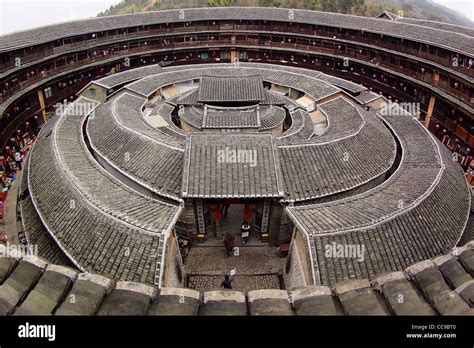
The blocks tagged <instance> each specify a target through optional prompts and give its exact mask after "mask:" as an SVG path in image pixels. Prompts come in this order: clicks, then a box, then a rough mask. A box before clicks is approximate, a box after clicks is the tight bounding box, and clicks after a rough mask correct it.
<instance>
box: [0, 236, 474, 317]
mask: <svg viewBox="0 0 474 348" xmlns="http://www.w3.org/2000/svg"><path fill="white" fill-rule="evenodd" d="M473 276H474V242H471V243H469V244H468V245H466V246H464V247H462V248H458V249H455V250H453V251H451V252H450V253H449V254H447V255H442V256H439V257H436V258H434V259H432V260H425V261H421V262H419V263H416V264H410V266H409V267H406V268H404V269H403V271H397V272H384V273H381V274H377V275H376V276H374V277H373V279H372V281H370V282H369V280H367V279H358V280H354V279H353V280H347V281H345V282H341V283H338V284H336V285H334V286H331V287H329V286H317V285H312V286H305V287H302V288H298V289H290V290H275V289H264V290H255V291H250V292H248V293H247V294H245V293H243V292H240V291H233V290H213V291H206V292H199V291H196V290H191V289H185V288H161V289H160V290H158V291H157V290H156V289H155V288H152V287H150V286H147V285H144V284H140V283H131V282H116V283H115V282H114V281H113V280H112V279H108V278H105V277H102V276H98V275H96V274H90V273H79V274H77V273H75V272H73V271H71V270H69V269H67V268H64V267H58V266H55V265H51V264H46V263H44V262H42V261H41V260H39V259H33V260H31V259H19V258H15V257H9V258H8V257H7V258H6V257H2V258H0V315H11V314H20V313H24V310H28V313H27V314H29V315H40V314H43V315H44V314H45V311H48V314H50V313H52V314H53V315H97V314H99V315H104V314H107V315H190V316H194V315H295V314H296V315H374V314H376V315H387V314H388V315H472V314H473V308H472V306H473V301H472V294H473V291H474V282H473V279H472V277H473ZM1 279H5V280H4V282H3V283H2V282H1ZM38 280H39V281H38ZM51 280H55V282H53V283H52V282H51ZM37 281H38V282H37ZM71 284H72V288H70V285H71ZM40 294H42V296H38V295H40ZM71 295H74V296H75V299H76V301H74V302H73V303H72V302H71V301H67V300H66V301H64V300H63V299H64V298H66V299H67V298H70V296H71ZM400 296H402V298H403V301H400ZM289 298H291V299H292V301H291V302H290V300H289ZM22 299H27V300H26V301H25V302H23V304H22V303H21V302H20V301H21V300H22Z"/></svg>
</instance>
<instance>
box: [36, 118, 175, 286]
mask: <svg viewBox="0 0 474 348" xmlns="http://www.w3.org/2000/svg"><path fill="white" fill-rule="evenodd" d="M80 129H81V117H78V116H77V115H71V116H67V115H65V116H63V119H61V120H59V122H57V120H52V121H50V122H48V124H47V125H46V126H45V127H44V128H43V130H42V131H41V133H40V136H39V137H38V140H37V141H36V143H35V146H34V149H33V151H32V154H31V159H30V166H29V173H35V174H34V175H31V174H30V175H29V178H28V180H29V187H30V192H31V196H32V199H33V202H34V204H35V208H36V209H37V211H38V214H39V215H40V216H41V219H42V221H43V222H44V224H45V226H46V227H47V229H48V231H49V233H51V235H52V236H53V238H54V239H55V240H56V241H57V242H58V243H59V245H60V246H61V248H62V250H63V251H64V252H65V253H67V255H68V257H69V258H70V259H71V260H72V261H73V262H74V263H75V265H76V266H78V267H80V268H82V269H86V270H89V271H93V272H97V273H101V274H104V275H106V276H109V277H114V278H117V279H127V280H135V281H141V282H147V283H152V284H153V283H154V282H155V280H156V279H155V274H156V272H157V269H158V268H159V267H158V265H159V258H160V253H159V250H158V245H159V242H160V238H161V232H162V231H163V229H165V228H168V226H169V225H170V223H171V221H172V219H173V216H174V215H175V214H177V213H178V208H177V207H176V206H173V205H170V204H167V203H163V202H160V201H157V200H152V199H149V198H147V197H145V196H142V195H140V194H137V193H136V192H135V191H132V190H130V189H128V188H126V187H124V186H123V185H122V184H121V183H119V182H118V181H117V180H116V179H114V178H113V177H112V176H111V175H110V174H108V173H106V172H105V171H104V170H103V169H102V168H100V167H99V166H98V165H97V163H95V162H94V160H93V159H92V157H91V156H90V155H88V154H87V153H86V148H85V144H84V143H82V142H81V140H80V134H81V132H80ZM55 132H56V134H55ZM56 139H58V140H56ZM72 180H73V181H72ZM130 202H135V203H134V204H138V205H140V206H142V207H143V211H142V217H140V216H139V214H140V213H139V212H137V211H136V210H134V209H135V208H134V207H133V206H132V205H131V203H130ZM147 205H148V206H147ZM145 213H146V214H147V216H148V217H149V216H150V214H152V215H155V217H154V221H151V220H148V218H145V219H144V218H143V214H145ZM137 214H138V215H137Z"/></svg>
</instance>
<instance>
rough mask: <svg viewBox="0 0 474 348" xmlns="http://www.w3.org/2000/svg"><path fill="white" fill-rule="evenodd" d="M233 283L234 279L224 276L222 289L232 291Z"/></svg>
mask: <svg viewBox="0 0 474 348" xmlns="http://www.w3.org/2000/svg"><path fill="white" fill-rule="evenodd" d="M233 281H234V277H229V276H228V275H226V276H224V280H223V281H222V283H221V288H224V289H232V282H233Z"/></svg>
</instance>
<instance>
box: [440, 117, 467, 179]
mask: <svg viewBox="0 0 474 348" xmlns="http://www.w3.org/2000/svg"><path fill="white" fill-rule="evenodd" d="M433 133H434V135H435V136H436V137H437V138H438V139H439V140H440V141H441V142H442V143H443V144H444V145H445V146H446V147H447V148H448V149H449V150H450V151H451V153H452V154H453V158H454V159H455V160H456V161H457V162H458V163H459V164H460V165H461V167H462V169H463V170H464V171H465V172H466V171H468V170H469V169H470V168H471V167H472V165H474V162H473V159H474V157H473V153H472V150H471V149H470V148H469V147H466V149H465V150H463V148H462V146H461V143H460V141H459V139H457V138H456V139H454V141H452V138H451V136H450V134H449V133H448V130H447V129H446V128H444V129H441V126H440V125H439V124H437V125H436V126H435V129H434V132H433Z"/></svg>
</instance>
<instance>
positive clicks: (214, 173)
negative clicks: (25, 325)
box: [0, 7, 474, 315]
mask: <svg viewBox="0 0 474 348" xmlns="http://www.w3.org/2000/svg"><path fill="white" fill-rule="evenodd" d="M473 37H474V30H473V29H469V28H464V27H458V26H454V25H449V24H444V23H437V22H430V21H423V20H415V19H408V18H406V19H405V18H398V17H397V18H395V17H393V16H392V15H391V14H390V13H384V14H382V15H381V16H379V17H377V18H362V17H356V16H349V15H341V14H332V13H322V12H313V11H303V10H288V9H276V8H252V7H246V8H239V7H232V8H201V9H184V10H183V9H182V10H170V11H160V12H149V13H141V14H133V15H123V16H113V17H104V18H95V19H89V20H82V21H75V22H68V23H63V24H57V25H51V26H48V27H42V28H38V29H34V30H28V31H24V32H18V33H13V34H10V35H6V36H2V37H0V75H1V76H0V78H1V83H0V89H2V90H1V92H2V94H1V96H0V100H1V101H2V104H1V106H0V115H1V119H0V122H1V131H2V133H1V135H0V142H1V146H2V148H3V149H7V148H8V149H10V148H11V147H14V146H15V142H16V145H17V146H19V143H21V145H22V147H24V148H27V150H25V151H27V153H28V155H27V159H26V162H24V165H23V166H24V168H23V171H22V173H21V175H19V178H18V179H19V180H18V181H19V183H18V192H19V195H18V207H19V208H18V209H19V212H20V216H21V223H20V229H21V231H20V232H21V233H22V235H23V236H24V244H28V245H29V246H31V247H32V248H33V249H35V250H36V252H37V256H38V257H36V258H31V257H23V258H22V257H21V255H19V254H17V253H13V252H12V253H11V255H10V256H9V257H7V258H1V259H0V284H1V285H0V314H4V315H5V314H12V313H15V314H96V313H99V314H189V315H192V314H197V313H200V314H248V313H250V314H252V315H253V314H294V313H295V312H296V313H297V314H350V315H353V314H461V315H464V314H472V312H473V310H472V306H473V303H472V298H473V294H474V282H473V281H472V276H473V275H474V251H473V248H474V244H473V243H472V242H470V241H471V240H472V239H473V229H472V223H471V219H472V218H470V214H471V190H470V188H469V184H468V182H467V181H466V177H465V174H464V171H465V169H466V168H465V162H466V161H467V158H468V156H469V153H468V150H467V148H469V147H473V146H474V137H473V124H474V122H473V107H474V93H473V89H472V86H473V81H474V66H472V65H473V60H474V38H473ZM443 128H444V129H445V130H446V131H445V132H444V133H443V132H441V130H442V129H443ZM445 136H448V138H449V139H448V140H447V141H446V138H445ZM18 138H20V139H18ZM455 138H456V139H457V140H456V142H455V144H456V145H455V146H457V145H458V144H459V146H460V150H459V151H458V150H453V146H454V145H452V141H454V139H455ZM12 142H14V143H13V144H12ZM446 145H448V146H446ZM448 147H449V148H448ZM8 149H7V150H5V151H4V157H6V156H8ZM450 150H451V151H450ZM453 151H455V153H456V156H455V159H456V161H455V160H453V155H452V152H453ZM25 157H26V156H25ZM458 157H459V159H458ZM471 158H472V157H471ZM458 162H459V163H458ZM460 164H461V165H460ZM468 166H469V164H467V167H468ZM463 168H464V171H463ZM8 195H9V196H8V198H7V199H12V198H10V195H12V194H11V193H8ZM14 199H16V197H15V198H14ZM227 210H228V211H229V212H230V213H229V214H230V215H227V213H228V211H227ZM229 216H231V217H229ZM243 221H247V222H248V223H249V225H250V226H251V232H250V241H249V243H248V245H245V244H242V243H241V242H242V241H241V240H240V226H241V224H242V222H243ZM227 233H231V234H235V235H236V241H235V245H236V248H235V249H234V255H235V256H233V260H236V259H238V258H239V257H240V258H245V257H246V254H245V253H246V252H247V251H248V250H250V249H251V250H259V249H258V248H261V247H262V248H263V247H265V248H267V249H265V250H268V248H274V249H275V250H278V251H279V252H280V254H282V255H281V256H283V257H284V256H286V258H283V257H281V258H278V257H277V256H276V255H275V256H274V258H275V259H276V260H277V261H275V260H274V262H280V263H279V264H281V265H282V267H281V269H278V270H277V271H276V273H278V274H277V275H275V277H278V279H279V285H278V286H277V287H272V288H271V289H270V288H268V287H265V286H258V285H257V286H254V287H250V288H243V289H236V290H239V291H232V292H230V291H225V290H216V289H205V290H207V291H199V290H203V289H201V288H199V287H198V286H191V285H190V284H191V283H190V274H189V266H188V262H192V260H190V259H187V257H185V256H187V254H186V253H185V252H183V249H186V248H184V247H183V244H182V242H183V241H184V242H185V245H191V249H195V250H198V249H199V250H200V252H201V253H204V254H206V250H211V249H212V248H214V249H215V248H217V247H219V248H220V249H221V250H222V253H221V254H222V255H221V256H222V258H224V245H223V244H222V240H223V239H224V237H225V236H226V234H227ZM277 248H278V249H277ZM453 248H454V249H453ZM188 250H189V248H188ZM5 251H8V249H5ZM236 251H237V253H236ZM193 252H194V250H192V251H191V254H190V256H189V258H191V257H192V256H191V255H192V253H193ZM238 252H240V253H241V255H240V256H239V254H238ZM275 253H276V251H275ZM209 260H211V261H210V262H209V265H208V266H209V267H210V268H211V269H212V267H215V269H216V270H217V269H219V267H218V264H219V263H220V262H223V261H222V260H219V259H212V258H211V259H209ZM257 260H258V259H257ZM214 262H215V264H213V263H214ZM226 262H229V261H226ZM230 262H234V261H230ZM235 262H236V263H237V262H238V261H235ZM226 265H227V264H226ZM258 267H259V265H258V261H257V262H255V269H257V268H258ZM269 273H271V272H269ZM276 273H275V274H276ZM237 276H238V273H237ZM245 276H247V277H248V278H249V279H250V278H251V276H250V275H245ZM219 277H220V278H222V277H223V274H222V275H221V274H219ZM257 283H258V282H257ZM236 284H237V283H236ZM45 289H46V290H45ZM240 290H241V291H240ZM247 290H248V291H247ZM246 292H247V293H246ZM68 293H72V294H76V295H77V296H78V297H79V298H81V300H80V301H79V303H78V304H71V303H68V302H66V301H63V300H64V297H65V296H66V295H67V294H68ZM400 293H402V294H403V295H404V296H405V298H406V299H407V301H405V302H404V303H397V302H396V298H395V297H396V295H397V294H400ZM38 294H42V296H43V297H41V298H47V300H42V301H40V302H41V303H40V302H39V300H38V298H39V297H38ZM289 295H290V296H289ZM183 296H184V297H185V298H186V299H187V302H186V303H184V302H183V303H182V302H179V303H178V302H176V301H178V300H177V298H179V297H183ZM229 303H230V304H231V305H229ZM118 304H121V306H118ZM180 304H182V305H180Z"/></svg>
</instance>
